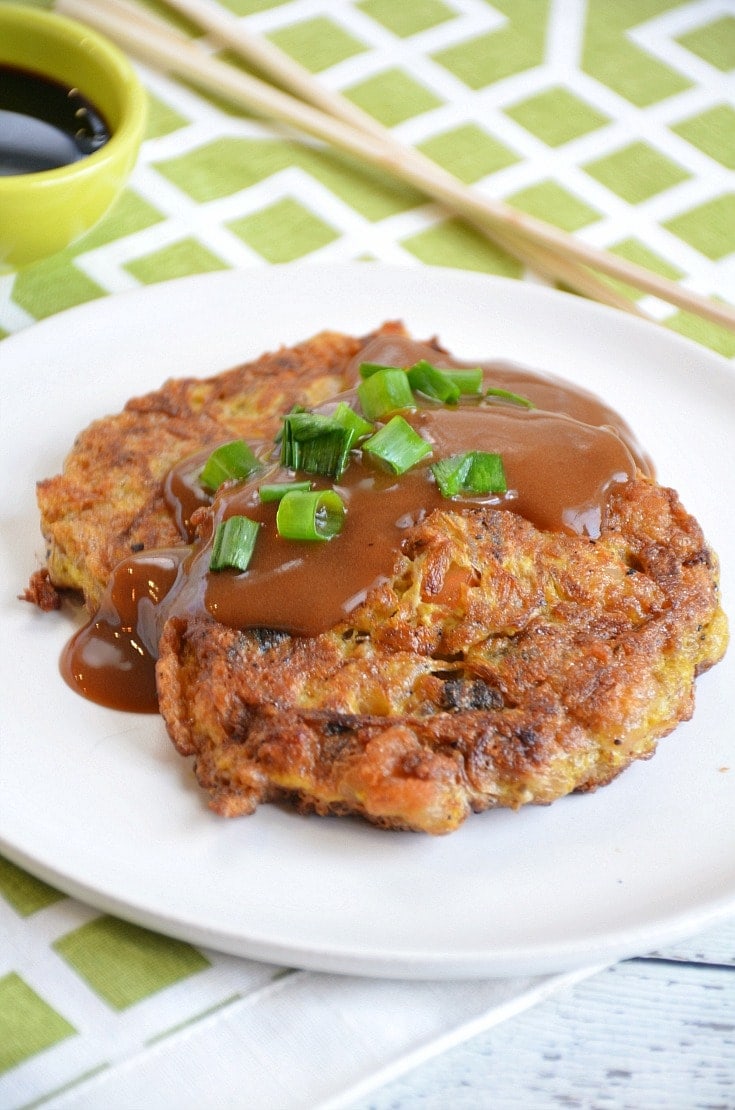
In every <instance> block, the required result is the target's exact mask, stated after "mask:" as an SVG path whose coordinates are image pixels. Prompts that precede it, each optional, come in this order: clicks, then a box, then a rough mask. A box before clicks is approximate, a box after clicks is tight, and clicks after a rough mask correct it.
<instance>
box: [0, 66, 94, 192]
mask: <svg viewBox="0 0 735 1110" xmlns="http://www.w3.org/2000/svg"><path fill="white" fill-rule="evenodd" d="M109 137H110V132H109V129H108V127H107V124H106V123H105V121H104V119H103V118H102V116H101V115H100V113H99V112H98V111H97V109H96V108H95V107H94V105H92V104H90V102H89V101H88V100H87V99H86V97H84V96H82V95H81V93H80V92H79V90H78V89H73V88H68V87H67V86H65V85H62V84H60V83H59V82H57V81H53V80H51V79H50V78H48V77H42V76H41V75H40V74H38V73H32V72H30V71H29V70H25V69H17V68H16V67H14V66H6V65H0V177H8V176H10V175H12V174H20V173H38V172H39V171H41V170H53V169H57V168H58V167H59V166H68V165H70V164H71V163H72V162H78V161H79V160H80V159H81V158H85V157H86V156H87V155H89V154H93V153H94V152H95V150H99V148H100V147H101V146H103V145H104V144H105V143H106V142H107V140H108V139H109Z"/></svg>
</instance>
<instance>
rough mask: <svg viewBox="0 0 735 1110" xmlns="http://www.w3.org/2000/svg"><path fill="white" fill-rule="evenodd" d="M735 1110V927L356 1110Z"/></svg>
mask: <svg viewBox="0 0 735 1110" xmlns="http://www.w3.org/2000/svg"><path fill="white" fill-rule="evenodd" d="M449 1107H451V1108H452V1110H475V1108H477V1110H480V1108H483V1110H484V1108H487V1110H505V1108H511V1107H512V1108H516V1107H522V1108H523V1110H546V1108H549V1110H552V1108H556V1107H560V1108H561V1107H579V1108H590V1110H659V1108H660V1110H695V1108H705V1107H706V1108H707V1110H733V1108H734V1107H735V919H734V920H732V921H730V922H728V923H726V924H724V925H720V926H718V927H717V928H714V929H711V930H709V931H707V932H706V933H703V934H699V935H698V936H696V937H693V938H692V939H691V940H689V941H685V942H681V943H679V944H676V945H673V946H671V947H669V948H662V949H661V950H660V951H658V952H656V953H652V954H651V955H648V956H645V957H640V958H636V959H632V960H626V961H624V962H622V963H620V964H617V965H616V966H613V967H610V968H608V969H607V970H605V971H602V972H600V973H598V974H596V975H594V976H592V977H591V978H589V979H586V980H584V981H583V982H581V983H579V984H577V985H576V986H575V987H572V988H570V989H568V990H565V991H562V992H561V993H560V994H558V995H556V996H555V997H553V998H551V999H548V1000H547V1001H546V1002H543V1003H541V1004H540V1005H538V1006H536V1007H534V1008H533V1009H531V1010H528V1011H526V1012H525V1013H523V1014H521V1015H520V1016H518V1017H516V1018H513V1019H511V1020H509V1021H506V1022H505V1023H504V1024H502V1025H500V1026H498V1027H496V1028H494V1029H492V1030H490V1031H489V1032H487V1033H484V1034H482V1035H480V1036H478V1037H475V1038H473V1039H472V1040H470V1041H467V1042H466V1043H465V1044H463V1045H460V1046H459V1047H457V1048H455V1049H453V1050H451V1051H450V1052H447V1053H445V1054H444V1055H442V1056H440V1057H437V1058H436V1059H434V1060H432V1061H430V1062H428V1063H426V1064H424V1065H422V1066H421V1067H419V1068H417V1069H416V1070H415V1071H413V1072H410V1073H408V1074H407V1075H406V1076H404V1077H403V1078H402V1079H400V1080H396V1081H395V1082H393V1083H391V1084H389V1085H388V1086H386V1087H383V1088H381V1089H380V1090H379V1091H377V1092H375V1093H374V1094H373V1096H372V1097H371V1098H369V1099H367V1100H366V1101H365V1102H362V1103H360V1104H359V1106H357V1107H355V1108H354V1110H414V1108H416V1110H446V1108H449Z"/></svg>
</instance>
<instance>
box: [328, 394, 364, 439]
mask: <svg viewBox="0 0 735 1110" xmlns="http://www.w3.org/2000/svg"><path fill="white" fill-rule="evenodd" d="M330 419H332V420H336V422H337V423H338V424H341V425H342V427H343V428H347V429H348V430H349V431H351V432H353V433H354V434H353V439H352V442H353V443H356V442H357V440H358V439H361V438H362V437H363V436H369V435H370V433H371V432H374V431H375V428H374V427H373V425H372V424H371V423H370V422H369V421H367V420H363V418H362V417H361V416H360V414H359V413H357V412H355V410H354V409H353V408H350V406H349V405H348V404H347V403H346V402H345V401H340V403H339V404H338V405H337V407H336V409H335V410H334V412H333V413H332V414H331V417H330Z"/></svg>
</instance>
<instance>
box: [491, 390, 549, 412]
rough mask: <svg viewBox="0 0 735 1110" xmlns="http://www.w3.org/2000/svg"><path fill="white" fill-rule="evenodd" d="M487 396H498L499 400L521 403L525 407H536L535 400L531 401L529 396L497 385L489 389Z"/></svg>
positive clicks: (514, 403) (513, 403)
mask: <svg viewBox="0 0 735 1110" xmlns="http://www.w3.org/2000/svg"><path fill="white" fill-rule="evenodd" d="M485 396H486V397H490V398H491V399H492V398H493V397H496V398H497V399H498V400H499V401H508V403H509V404H511V405H521V407H522V408H524V409H535V408H536V406H535V405H534V403H533V401H530V400H529V399H528V397H522V396H521V394H520V393H513V392H512V391H511V390H510V389H498V388H496V387H495V388H491V389H487V390H486V391H485Z"/></svg>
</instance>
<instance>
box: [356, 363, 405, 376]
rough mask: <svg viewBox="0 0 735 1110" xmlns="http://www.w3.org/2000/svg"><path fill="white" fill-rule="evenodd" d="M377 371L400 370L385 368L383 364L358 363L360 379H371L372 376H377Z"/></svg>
mask: <svg viewBox="0 0 735 1110" xmlns="http://www.w3.org/2000/svg"><path fill="white" fill-rule="evenodd" d="M379 370H400V366H386V365H385V363H384V362H361V363H360V377H361V378H362V379H363V380H364V379H365V378H372V376H373V374H377V373H378V371H379Z"/></svg>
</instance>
